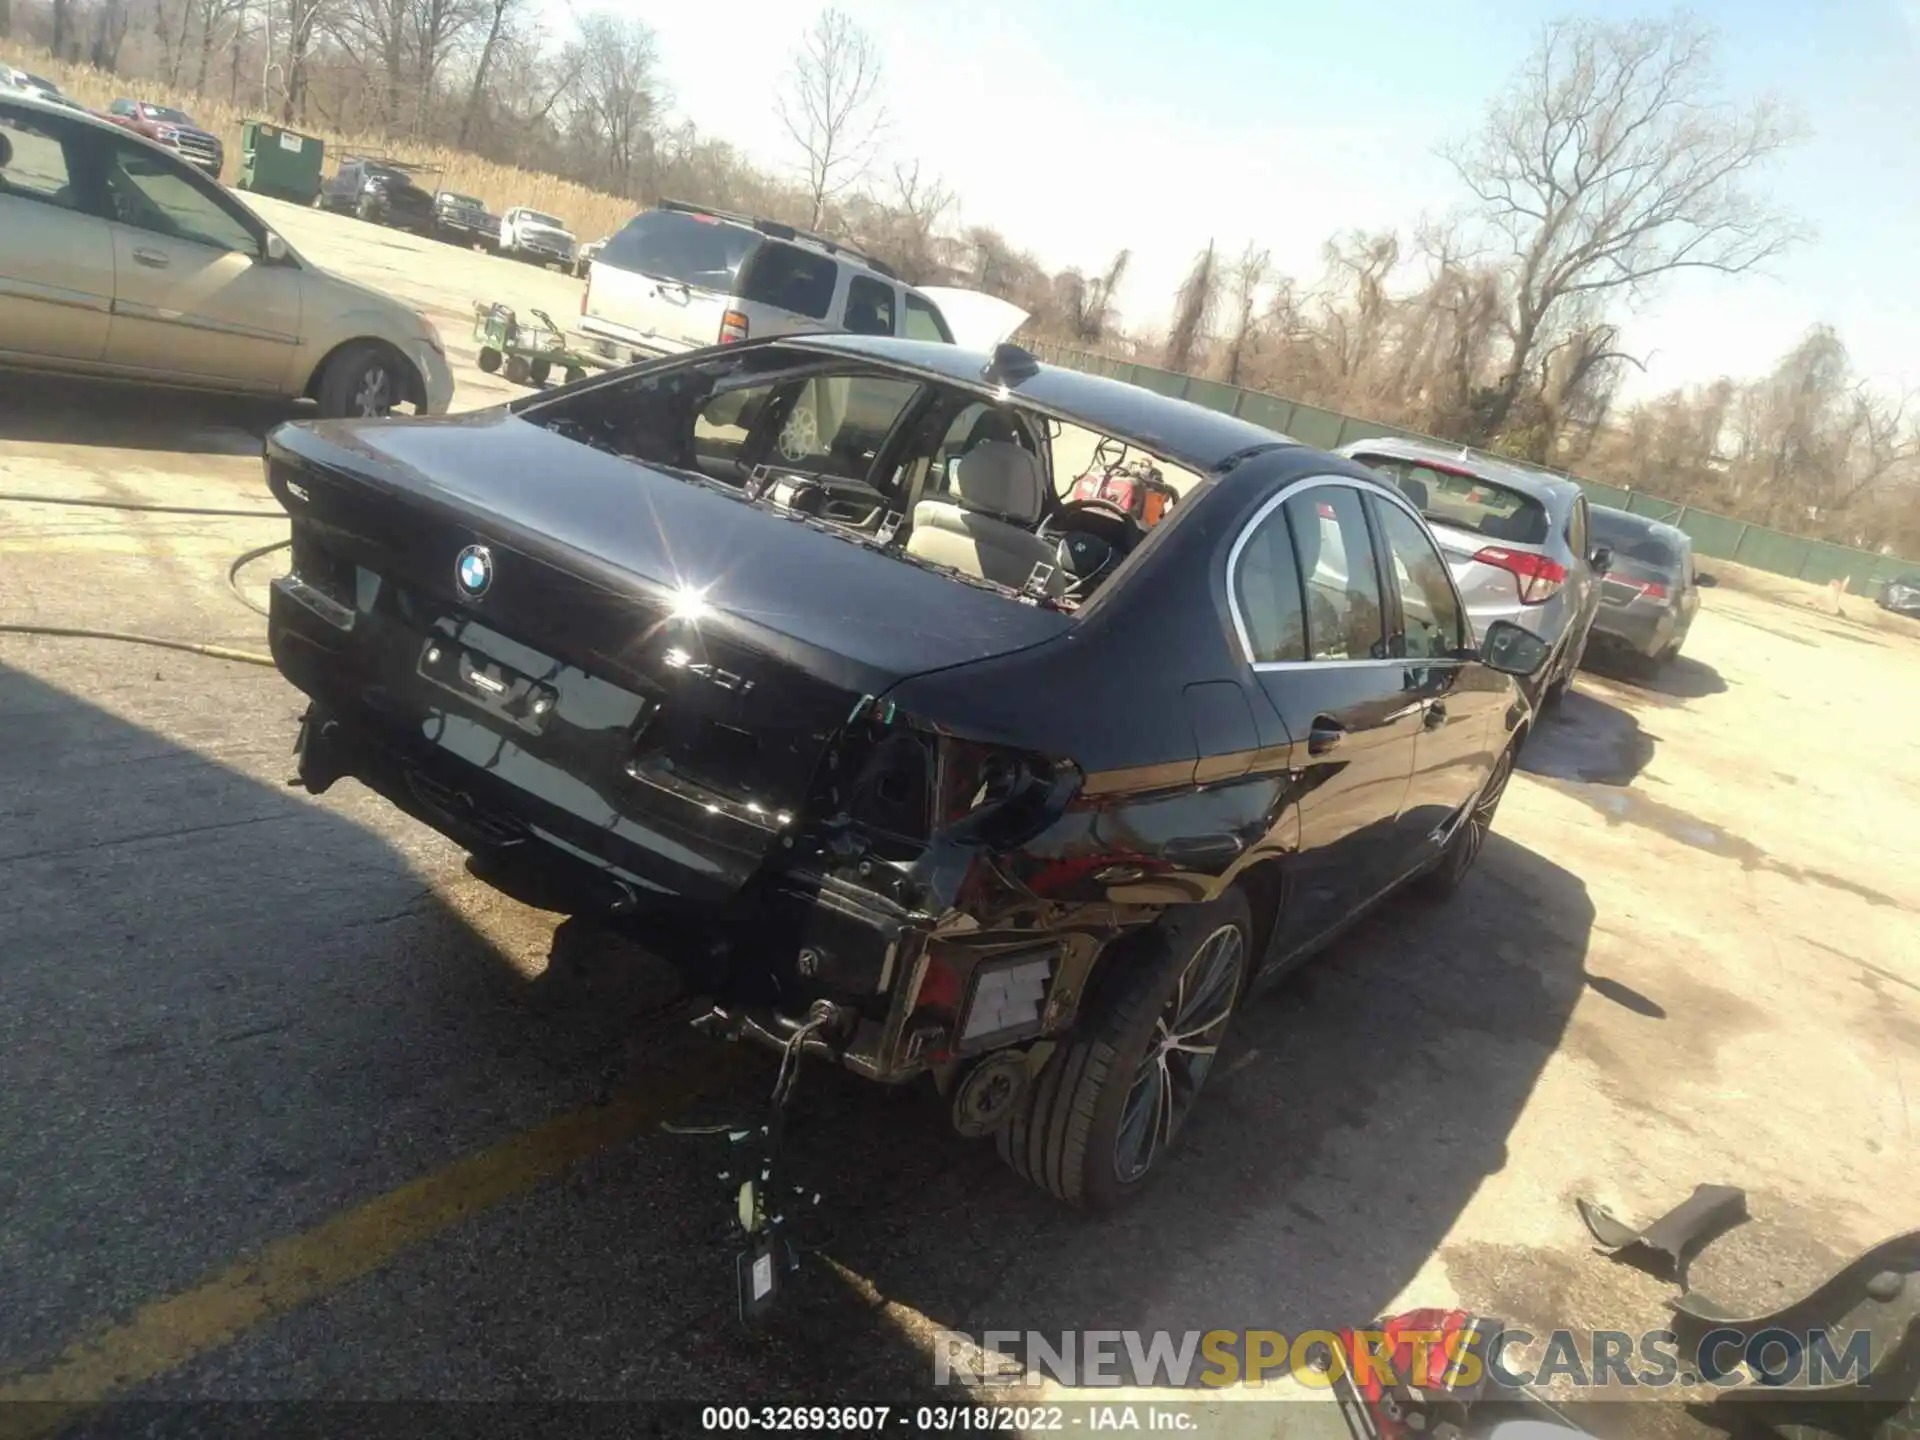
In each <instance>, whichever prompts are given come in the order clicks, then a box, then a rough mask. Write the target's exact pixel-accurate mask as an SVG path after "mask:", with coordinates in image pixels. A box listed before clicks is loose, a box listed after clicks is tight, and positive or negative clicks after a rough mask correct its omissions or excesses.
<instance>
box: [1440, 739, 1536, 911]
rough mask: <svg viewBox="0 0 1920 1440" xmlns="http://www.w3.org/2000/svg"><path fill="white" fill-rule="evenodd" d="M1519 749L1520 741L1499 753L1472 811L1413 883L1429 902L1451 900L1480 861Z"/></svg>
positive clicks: (1517, 740)
mask: <svg viewBox="0 0 1920 1440" xmlns="http://www.w3.org/2000/svg"><path fill="white" fill-rule="evenodd" d="M1522 738H1524V737H1522ZM1520 745H1521V738H1516V739H1515V740H1514V741H1513V743H1512V744H1510V745H1508V746H1507V748H1506V749H1505V750H1503V751H1502V752H1501V753H1500V758H1499V759H1498V760H1496V761H1495V762H1494V765H1493V770H1492V772H1491V773H1489V774H1488V776H1487V782H1486V784H1485V785H1483V786H1481V788H1480V793H1479V794H1478V795H1476V796H1475V797H1474V801H1473V809H1472V810H1471V811H1470V812H1468V815H1467V818H1466V820H1465V821H1464V822H1462V824H1461V826H1460V828H1459V829H1458V830H1457V831H1455V832H1454V836H1453V839H1451V840H1449V841H1448V842H1447V848H1446V849H1445V850H1443V851H1442V852H1441V853H1440V858H1439V859H1438V860H1437V861H1435V862H1434V865H1433V868H1432V869H1430V870H1428V871H1427V873H1426V874H1424V875H1422V876H1421V877H1420V879H1419V880H1418V881H1416V882H1415V883H1416V884H1417V885H1418V887H1419V889H1420V890H1421V892H1422V893H1423V894H1425V895H1426V896H1427V897H1428V898H1429V899H1433V900H1445V899H1447V898H1448V897H1449V896H1451V895H1452V894H1453V892H1454V891H1456V890H1458V889H1459V888H1460V882H1461V881H1463V880H1465V879H1466V878H1467V872H1468V871H1470V870H1472V869H1473V862H1474V861H1475V860H1478V859H1479V858H1480V851H1481V850H1482V849H1483V848H1484V847H1485V846H1486V843H1487V832H1488V831H1490V830H1492V829H1493V817H1494V814H1495V813H1496V812H1497V811H1498V810H1499V809H1500V800H1501V797H1502V796H1504V795H1505V794H1506V793H1507V782H1508V781H1509V780H1511V779H1512V778H1513V762H1514V758H1515V755H1516V753H1517V752H1518V751H1519V749H1520Z"/></svg>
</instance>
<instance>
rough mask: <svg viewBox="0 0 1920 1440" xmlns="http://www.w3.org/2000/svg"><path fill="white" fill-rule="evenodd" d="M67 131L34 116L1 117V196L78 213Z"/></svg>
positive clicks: (64, 127) (63, 126)
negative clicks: (54, 206)
mask: <svg viewBox="0 0 1920 1440" xmlns="http://www.w3.org/2000/svg"><path fill="white" fill-rule="evenodd" d="M70 134H71V131H70V128H69V127H68V126H65V125H61V124H59V123H58V122H55V121H51V120H42V119H40V118H39V117H38V116H34V115H14V114H5V115H0V195H10V196H18V197H20V198H21V199H23V200H39V201H41V202H43V203H45V204H48V205H58V206H59V207H60V208H61V209H63V210H77V209H79V208H80V205H79V202H78V201H77V200H76V199H75V198H74V194H73V172H72V168H71V166H70V165H69V163H68V154H69V151H70V149H71V148H72V144H71V141H70V140H69V139H67V138H66V137H67V136H69V135H70Z"/></svg>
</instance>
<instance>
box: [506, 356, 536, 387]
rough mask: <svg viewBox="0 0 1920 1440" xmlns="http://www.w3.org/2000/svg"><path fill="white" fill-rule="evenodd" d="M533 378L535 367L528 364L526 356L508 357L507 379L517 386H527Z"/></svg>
mask: <svg viewBox="0 0 1920 1440" xmlns="http://www.w3.org/2000/svg"><path fill="white" fill-rule="evenodd" d="M532 378H533V367H532V366H531V365H529V364H527V357H526V356H524V355H509V356H507V379H509V380H511V381H512V382H513V383H514V384H516V385H525V384H526V383H527V382H528V381H529V380H531V379H532Z"/></svg>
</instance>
